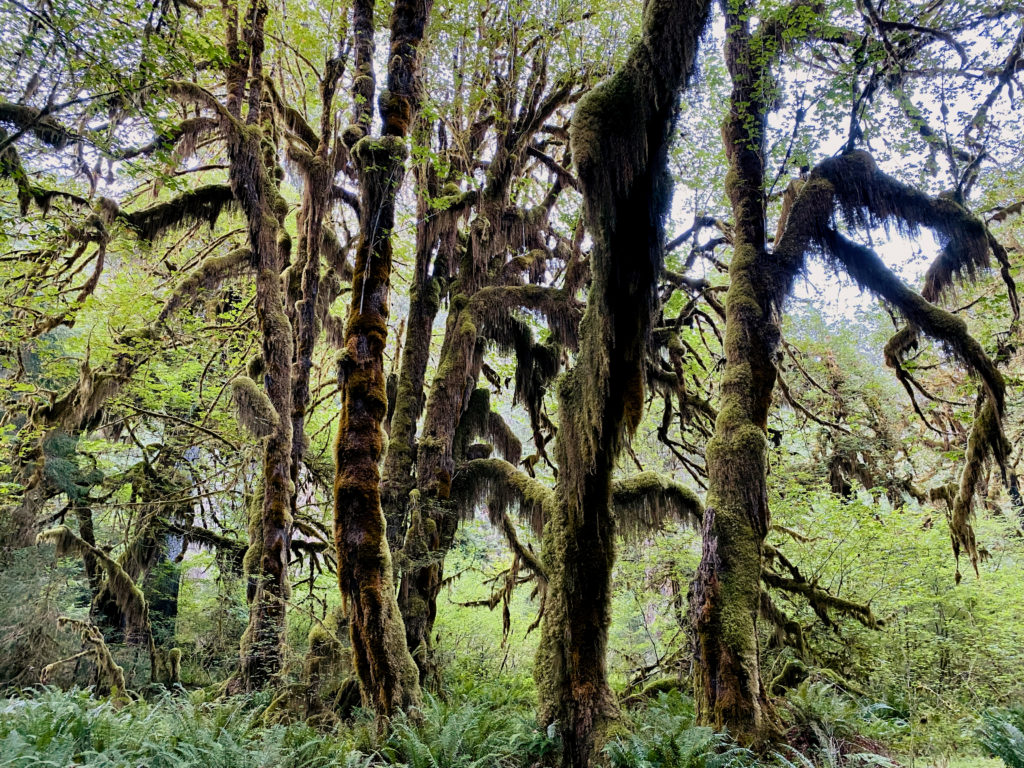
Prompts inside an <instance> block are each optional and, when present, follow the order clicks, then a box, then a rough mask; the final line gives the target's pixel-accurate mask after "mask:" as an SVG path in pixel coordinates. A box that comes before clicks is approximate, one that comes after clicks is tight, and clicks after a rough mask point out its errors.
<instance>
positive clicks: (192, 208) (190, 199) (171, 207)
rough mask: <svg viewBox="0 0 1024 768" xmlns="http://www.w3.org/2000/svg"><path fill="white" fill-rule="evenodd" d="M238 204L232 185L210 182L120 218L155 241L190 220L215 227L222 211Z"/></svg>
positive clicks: (122, 215)
mask: <svg viewBox="0 0 1024 768" xmlns="http://www.w3.org/2000/svg"><path fill="white" fill-rule="evenodd" d="M237 205H238V202H237V201H236V200H235V196H234V193H233V192H232V191H231V187H230V186H229V185H227V184H207V185H205V186H202V187H198V188H197V189H194V190H190V191H188V192H183V193H181V194H180V195H178V196H177V197H175V198H174V199H172V200H168V201H167V202H164V203H157V204H156V205H153V206H150V207H149V208H144V209H142V210H141V211H133V212H131V213H121V215H120V218H121V219H122V220H123V221H124V222H125V223H126V224H127V225H128V226H129V227H130V228H131V229H132V230H133V231H134V232H135V233H136V234H137V235H138V236H139V238H140V239H142V240H148V241H153V240H157V239H158V238H160V237H162V236H163V235H165V234H167V233H168V232H169V231H171V230H172V229H175V228H177V227H183V226H188V225H190V224H209V225H210V227H213V226H214V225H216V223H217V219H219V218H220V215H221V213H222V212H224V211H225V210H227V209H230V208H236V207H237Z"/></svg>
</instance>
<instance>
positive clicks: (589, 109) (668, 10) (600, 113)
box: [536, 0, 709, 768]
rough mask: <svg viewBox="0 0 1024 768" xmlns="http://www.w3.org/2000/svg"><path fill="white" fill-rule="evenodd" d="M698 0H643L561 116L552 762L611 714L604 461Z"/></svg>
mask: <svg viewBox="0 0 1024 768" xmlns="http://www.w3.org/2000/svg"><path fill="white" fill-rule="evenodd" d="M708 6H709V4H708V3H707V2H705V1H704V0H696V1H694V0H652V1H651V2H649V3H648V4H647V7H646V9H645V13H644V26H643V37H642V40H641V41H640V43H639V44H638V45H637V46H635V47H634V49H633V50H632V52H631V53H630V57H629V59H628V60H627V62H626V64H625V65H624V66H623V67H622V69H620V70H619V71H618V72H617V73H616V74H615V75H614V76H612V77H611V78H610V79H609V80H608V81H606V82H605V83H603V84H602V85H600V86H598V87H597V88H595V89H594V90H592V91H591V92H590V93H589V94H588V95H587V96H586V97H584V99H583V100H582V101H581V102H580V104H579V106H578V107H577V109H576V113H575V115H574V116H573V122H572V129H571V141H572V151H573V156H574V157H575V159H576V166H577V168H578V170H579V181H580V185H581V189H582V192H583V198H584V205H585V215H586V222H587V225H588V229H589V231H590V233H591V237H592V238H593V248H592V250H591V273H592V283H591V289H590V298H589V301H588V303H587V309H586V312H585V314H584V318H583V323H582V325H581V334H580V355H579V358H578V360H577V363H576V366H575V367H574V368H573V370H571V371H570V372H569V373H568V374H567V376H566V377H565V379H563V381H562V384H561V386H560V388H559V393H558V395H559V416H560V425H559V432H558V438H557V446H556V451H557V457H558V465H559V476H558V488H557V503H556V505H555V507H556V509H555V511H554V514H553V515H552V518H551V519H550V520H549V521H548V523H547V527H546V530H545V535H544V565H545V567H546V569H547V571H548V574H549V576H550V582H549V587H548V598H547V605H546V610H545V614H544V623H543V633H542V637H541V644H540V648H539V650H538V655H537V668H536V678H537V683H538V694H539V699H540V718H541V721H542V723H545V724H549V723H553V722H557V724H558V729H559V731H560V734H561V736H562V744H563V754H562V764H563V765H564V766H573V767H577V768H582V767H583V766H587V765H589V764H590V761H591V759H592V758H593V757H594V755H595V754H596V752H597V751H598V750H599V749H600V748H601V746H602V742H603V740H604V736H605V732H606V726H607V725H608V724H609V722H610V721H612V720H614V719H615V718H616V716H617V706H616V703H615V699H614V697H613V695H612V692H611V689H610V688H609V686H608V680H607V674H606V669H605V651H606V647H607V642H608V626H609V623H610V619H611V606H610V602H611V599H610V598H611V571H612V566H613V564H614V561H615V546H614V541H615V519H614V517H613V515H612V510H611V474H612V470H613V467H614V464H615V460H616V458H617V457H618V454H619V452H620V450H621V449H622V447H623V445H624V442H625V440H626V439H627V438H628V437H629V436H630V435H631V434H632V432H633V431H634V430H635V429H636V427H637V425H638V423H639V421H640V417H641V415H642V412H643V403H644V384H645V382H644V360H645V352H646V345H647V341H648V336H649V332H650V327H651V323H652V320H653V318H654V316H655V313H656V312H657V309H658V298H657V278H658V276H659V274H660V273H661V270H662V266H663V258H664V245H663V243H664V216H665V212H666V209H667V207H668V204H669V202H670V200H671V180H670V178H669V176H668V169H667V157H668V145H669V139H670V135H671V132H672V128H673V123H674V119H675V115H676V110H677V100H678V95H679V91H680V89H681V88H682V87H683V86H684V85H685V84H686V82H687V80H688V77H689V75H690V73H691V71H692V67H693V61H694V57H695V55H696V51H697V45H698V38H699V36H700V34H701V32H702V30H703V29H704V26H705V23H706V21H707V16H708Z"/></svg>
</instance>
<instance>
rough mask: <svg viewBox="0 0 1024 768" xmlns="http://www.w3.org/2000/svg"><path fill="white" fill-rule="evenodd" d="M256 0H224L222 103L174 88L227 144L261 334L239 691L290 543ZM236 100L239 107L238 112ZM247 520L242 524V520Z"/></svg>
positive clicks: (287, 340)
mask: <svg viewBox="0 0 1024 768" xmlns="http://www.w3.org/2000/svg"><path fill="white" fill-rule="evenodd" d="M267 10H268V9H267V4H266V2H265V0H253V1H252V3H251V4H250V7H249V8H248V9H247V10H246V13H245V18H244V23H242V24H241V25H240V24H239V14H238V8H237V4H236V3H233V2H228V3H226V6H225V11H226V12H225V23H226V49H227V54H228V63H227V65H226V67H225V79H226V91H227V100H226V104H225V105H223V106H222V105H220V104H219V103H213V102H211V101H210V99H209V97H208V95H205V94H203V93H199V92H197V91H195V90H193V89H188V87H187V86H182V87H181V88H182V93H183V95H184V96H186V97H189V96H191V97H192V98H194V99H195V100H198V101H200V102H201V103H202V104H203V106H207V107H209V108H211V109H213V110H214V111H215V112H216V113H217V115H218V123H219V125H220V127H221V130H222V131H223V133H224V138H225V140H226V143H227V148H228V161H229V170H228V178H229V180H230V183H231V189H232V192H233V193H234V196H235V198H236V199H237V201H238V204H239V206H240V208H241V210H242V213H243V214H244V215H245V219H246V223H247V229H248V241H249V249H250V251H251V254H252V262H253V266H254V267H255V269H256V317H257V319H258V321H259V326H260V334H261V345H260V346H261V353H262V357H263V390H264V392H265V394H266V398H267V400H268V401H269V405H270V406H271V409H272V412H273V414H274V418H273V419H272V421H271V423H270V426H269V429H268V433H267V434H266V437H265V441H266V442H265V443H264V450H263V479H262V484H263V498H262V504H261V506H260V526H259V529H260V530H259V533H260V537H259V540H258V541H250V553H249V556H248V558H249V568H250V569H249V581H250V587H251V590H250V601H249V623H248V626H247V627H246V630H245V633H244V634H243V636H242V642H241V649H240V655H241V670H240V673H241V683H242V685H243V687H244V688H245V689H247V690H253V689H257V688H260V687H262V686H263V685H265V684H266V683H267V682H268V681H269V680H270V678H271V677H272V676H274V675H276V674H278V673H279V672H280V670H281V664H282V655H283V644H284V641H285V629H286V627H285V618H286V601H287V599H288V597H289V592H290V586H289V583H288V560H289V554H290V546H291V529H292V514H291V508H292V507H291V503H292V502H291V497H292V493H293V492H294V487H293V485H292V478H291V456H292V420H291V414H292V382H291V366H292V355H293V349H294V345H293V337H292V327H291V322H290V321H289V319H288V316H287V314H286V313H285V309H284V306H285V302H284V299H285V296H284V292H283V291H282V287H281V272H282V271H283V270H284V268H285V266H286V265H287V264H288V261H289V257H290V250H291V242H290V240H289V238H288V235H287V233H286V232H285V230H284V228H283V226H282V224H283V220H284V217H285V215H286V214H287V212H288V206H287V204H286V203H285V201H284V200H283V198H281V196H280V193H279V191H278V186H277V174H276V173H275V171H276V167H277V148H276V126H275V125H274V122H273V116H272V112H271V109H270V105H269V104H267V102H266V100H265V97H264V95H265V94H264V88H265V85H264V74H263V47H264V32H263V27H264V22H265V20H266V16H267ZM243 106H244V107H245V108H246V109H245V114H244V116H243ZM250 527H252V526H250Z"/></svg>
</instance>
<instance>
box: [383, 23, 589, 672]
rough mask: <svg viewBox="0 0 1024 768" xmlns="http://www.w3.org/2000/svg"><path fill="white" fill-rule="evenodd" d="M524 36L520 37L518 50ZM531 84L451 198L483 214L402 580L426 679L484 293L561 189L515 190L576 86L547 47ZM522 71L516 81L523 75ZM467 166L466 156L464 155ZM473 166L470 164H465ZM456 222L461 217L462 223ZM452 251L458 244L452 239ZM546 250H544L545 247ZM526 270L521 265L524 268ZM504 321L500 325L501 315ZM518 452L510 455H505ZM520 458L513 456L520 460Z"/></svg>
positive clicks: (438, 395) (424, 442) (533, 244)
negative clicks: (532, 203)
mask: <svg viewBox="0 0 1024 768" xmlns="http://www.w3.org/2000/svg"><path fill="white" fill-rule="evenodd" d="M517 44H518V43H517V41H512V42H511V45H512V46H513V47H515V46H516V45H517ZM511 58H513V59H514V60H515V61H517V62H520V63H517V64H516V66H519V67H525V63H523V62H525V61H526V60H527V59H526V58H525V57H511ZM523 74H524V75H525V76H526V77H527V80H528V82H529V87H528V88H526V89H525V92H524V94H523V99H522V102H521V103H517V102H516V101H515V100H512V99H509V100H507V101H504V102H503V103H502V104H501V105H500V109H501V110H502V115H501V118H500V119H497V120H495V122H496V123H497V124H499V125H501V126H502V127H503V129H502V130H501V131H500V132H498V133H497V134H496V135H495V137H494V154H493V155H492V156H491V158H490V161H489V164H488V167H487V173H486V177H485V180H484V185H483V189H482V190H481V191H480V193H479V195H477V194H476V193H475V192H466V193H463V194H461V195H453V196H451V199H450V203H451V207H450V208H449V209H448V211H447V212H446V213H447V215H449V216H453V215H460V214H461V213H462V209H463V208H465V207H468V206H469V205H473V206H475V213H476V216H475V218H474V220H473V222H472V224H471V225H470V228H469V232H468V235H467V236H466V237H465V246H464V248H463V253H462V255H461V258H460V259H459V265H458V273H457V277H456V279H455V280H454V283H453V286H452V289H451V292H452V299H451V304H450V309H449V315H448V320H447V325H446V328H445V336H444V341H443V342H442V345H441V352H440V357H439V362H438V369H437V373H436V375H435V377H434V380H433V382H432V384H431V388H430V396H429V398H428V399H427V402H426V414H425V416H424V421H423V430H422V433H421V436H420V438H419V440H418V442H417V445H416V471H415V482H416V486H415V488H416V491H417V492H418V497H417V503H416V505H415V509H413V510H411V512H410V515H409V521H408V528H407V532H406V538H405V542H404V545H403V557H402V583H401V589H400V591H399V604H400V606H401V609H402V615H403V616H404V618H405V622H406V638H407V643H408V645H409V648H410V650H412V651H413V652H414V657H415V659H416V663H417V665H418V666H419V668H420V676H421V680H423V681H424V682H426V681H428V680H431V679H432V678H433V677H434V674H435V672H436V669H435V664H434V661H433V658H432V650H431V645H432V642H431V635H432V630H433V626H434V619H435V617H436V615H437V596H438V594H439V592H440V590H441V585H442V582H443V579H444V558H445V555H446V554H447V552H448V550H449V549H450V548H451V546H452V543H453V542H454V539H455V533H456V530H457V528H458V523H459V513H458V510H457V509H456V507H455V505H454V504H452V503H451V501H450V499H449V496H450V492H451V483H452V476H453V473H454V472H455V461H456V456H455V453H454V444H455V437H456V433H457V430H458V428H459V423H460V421H461V419H462V418H463V416H464V415H465V414H466V411H467V409H468V408H469V405H470V399H471V397H472V395H473V391H474V390H475V389H476V384H477V381H478V380H479V377H480V373H481V369H482V365H483V355H484V346H485V334H486V333H487V331H486V329H485V328H484V327H483V326H484V322H483V318H482V313H481V309H482V308H483V305H485V304H486V305H488V306H487V307H486V308H487V310H488V311H489V312H490V313H492V314H494V307H495V306H499V305H500V303H501V302H500V301H497V299H499V296H498V295H497V294H493V295H492V299H494V300H495V301H491V302H487V301H484V300H482V299H480V298H479V297H482V296H483V294H482V293H481V292H483V291H487V290H493V289H497V288H501V287H503V286H506V285H508V284H509V283H510V282H511V283H515V282H516V281H517V279H518V278H517V277H514V275H516V274H517V273H516V272H515V271H514V270H509V269H508V262H509V260H510V257H511V256H513V254H514V252H515V251H516V250H518V249H520V248H522V249H530V250H531V251H533V249H541V248H542V246H543V239H544V238H543V237H542V235H541V232H542V231H543V229H544V227H545V226H546V223H547V213H548V212H549V211H550V208H551V206H553V205H554V203H555V201H556V200H557V197H558V194H559V192H560V191H561V189H562V185H561V182H557V183H556V184H555V187H554V189H553V191H552V192H551V193H550V194H549V195H548V196H547V199H546V200H545V201H544V203H542V204H541V205H540V206H538V207H536V208H533V209H524V208H522V207H520V206H519V205H517V204H516V202H515V201H514V200H513V186H514V182H515V180H516V178H517V177H518V175H519V174H520V172H521V171H522V170H523V168H524V165H525V163H526V161H527V159H528V152H527V150H528V147H529V144H530V141H531V140H532V139H533V138H534V136H535V134H536V133H537V132H538V131H539V130H541V128H542V127H543V124H544V122H545V121H546V120H548V119H549V118H550V117H551V115H552V114H554V112H555V110H556V109H557V108H558V107H559V106H561V105H562V104H564V103H565V102H566V100H567V99H568V98H569V96H570V93H571V85H572V83H571V82H568V81H565V82H558V83H555V84H554V85H552V86H551V87H550V88H549V87H547V59H546V56H545V54H543V53H538V54H536V55H535V57H534V60H533V61H532V63H531V64H530V71H529V72H528V73H523ZM518 76H519V72H516V73H515V76H514V77H511V79H513V80H514V79H516V77H518ZM470 133H471V134H473V135H472V136H471V139H470V143H471V147H470V151H471V152H473V151H475V150H477V149H480V148H481V146H482V145H483V143H484V142H483V134H482V133H480V132H479V130H478V126H474V129H473V130H472V131H470ZM463 162H465V160H463ZM462 170H463V171H465V170H466V169H462ZM453 223H454V222H453ZM451 245H452V248H453V249H454V247H456V246H457V244H456V243H452V244H451ZM537 252H541V251H537ZM522 271H523V270H522V269H520V270H518V272H519V273H521V272H522ZM538 271H539V272H541V273H542V272H543V270H542V269H541V270H538ZM515 308H516V306H515V304H514V303H509V304H508V305H507V306H502V307H501V310H500V311H499V312H497V314H503V313H504V315H505V316H506V317H507V318H508V319H511V314H512V311H513V309H515ZM499 322H500V321H499ZM506 458H510V457H506ZM518 458H519V457H518V455H517V456H515V457H514V458H512V460H513V461H518Z"/></svg>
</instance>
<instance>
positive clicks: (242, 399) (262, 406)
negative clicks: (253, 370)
mask: <svg viewBox="0 0 1024 768" xmlns="http://www.w3.org/2000/svg"><path fill="white" fill-rule="evenodd" d="M231 399H232V400H233V401H234V403H235V410H236V412H237V413H238V420H239V421H240V422H241V423H242V425H243V426H244V427H245V428H246V429H248V430H249V432H250V433H251V434H252V436H253V437H256V438H260V437H267V436H268V435H270V434H271V433H272V432H273V431H274V430H275V429H276V428H277V426H278V422H279V421H280V417H279V416H278V415H277V411H276V410H275V409H274V405H273V403H271V402H270V398H269V397H268V396H267V393H266V392H265V391H264V390H263V389H262V388H261V387H259V386H258V385H257V384H256V382H255V381H253V380H252V379H250V378H248V377H247V376H239V377H238V378H237V379H235V380H234V381H232V382H231Z"/></svg>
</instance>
